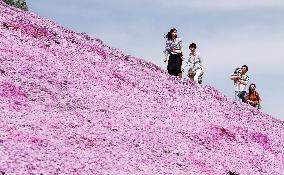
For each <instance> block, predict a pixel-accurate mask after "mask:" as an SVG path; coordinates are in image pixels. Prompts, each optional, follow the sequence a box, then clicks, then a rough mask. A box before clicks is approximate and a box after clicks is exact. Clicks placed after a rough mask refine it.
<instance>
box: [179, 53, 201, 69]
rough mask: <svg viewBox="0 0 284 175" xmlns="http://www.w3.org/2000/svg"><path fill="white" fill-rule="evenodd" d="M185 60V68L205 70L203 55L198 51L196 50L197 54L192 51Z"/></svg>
mask: <svg viewBox="0 0 284 175" xmlns="http://www.w3.org/2000/svg"><path fill="white" fill-rule="evenodd" d="M184 61H185V65H184V66H183V69H189V68H193V69H194V70H197V69H201V70H203V64H202V60H201V56H200V54H199V53H198V52H196V53H195V54H192V53H190V54H189V56H188V57H187V58H186V59H185V60H184Z"/></svg>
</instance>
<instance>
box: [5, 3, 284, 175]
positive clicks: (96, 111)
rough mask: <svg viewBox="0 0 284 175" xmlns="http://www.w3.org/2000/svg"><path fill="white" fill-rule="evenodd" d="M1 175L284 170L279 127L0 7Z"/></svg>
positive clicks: (206, 89) (97, 44)
mask: <svg viewBox="0 0 284 175" xmlns="http://www.w3.org/2000/svg"><path fill="white" fill-rule="evenodd" d="M0 12H1V13H0V110H1V112H0V157H1V159H0V174H1V173H2V174H104V175H105V174H109V175H124V174H155V175H157V174H163V175H164V174H175V175H176V174H202V175H203V174H204V175H205V174H207V175H216V174H226V173H228V172H236V173H238V174H241V175H243V174H254V175H257V174H269V175H273V174H274V175H279V174H284V149H283V148H284V125H283V122H282V121H280V120H276V119H274V118H272V117H271V116H269V115H267V114H265V113H262V112H261V111H258V110H257V109H255V108H252V107H250V106H248V105H245V104H242V103H239V102H236V101H234V100H233V99H231V98H229V97H226V96H224V95H223V94H221V93H220V92H218V91H217V90H215V89H214V88H213V87H210V86H200V85H197V84H194V83H192V82H187V81H184V80H179V79H177V78H175V77H171V76H169V75H168V74H167V73H166V72H165V71H164V70H162V69H161V68H159V67H157V66H156V65H154V64H152V63H149V62H146V61H144V60H142V59H139V58H134V57H132V56H129V55H125V54H124V53H122V52H121V51H119V50H117V49H113V48H111V47H109V46H107V45H105V44H104V43H103V42H102V41H101V40H99V39H94V38H91V37H89V36H88V35H86V34H84V33H75V32H73V31H70V30H68V29H65V28H64V27H62V26H59V25H57V24H56V23H54V22H52V21H50V20H47V19H43V18H41V17H39V16H37V15H35V14H32V13H28V12H23V11H20V10H18V9H15V8H10V7H8V6H6V5H4V4H3V3H1V2H0Z"/></svg>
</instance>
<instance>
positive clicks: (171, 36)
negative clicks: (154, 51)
mask: <svg viewBox="0 0 284 175" xmlns="http://www.w3.org/2000/svg"><path fill="white" fill-rule="evenodd" d="M165 38H166V39H167V41H166V47H165V50H164V54H165V60H164V62H167V61H168V58H169V61H168V66H167V70H168V73H169V74H170V75H174V76H178V77H180V78H181V77H182V71H181V65H182V56H183V47H182V40H181V38H179V37H178V36H177V29H175V28H173V29H171V30H170V31H169V32H168V34H167V35H166V36H165Z"/></svg>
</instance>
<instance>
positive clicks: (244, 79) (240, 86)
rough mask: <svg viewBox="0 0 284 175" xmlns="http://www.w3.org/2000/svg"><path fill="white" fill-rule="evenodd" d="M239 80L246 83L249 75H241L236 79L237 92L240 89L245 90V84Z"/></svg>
mask: <svg viewBox="0 0 284 175" xmlns="http://www.w3.org/2000/svg"><path fill="white" fill-rule="evenodd" d="M241 81H244V82H245V83H246V84H248V82H249V76H248V75H247V74H244V75H241V78H240V79H239V80H237V81H236V83H235V85H236V90H235V91H237V92H240V91H245V90H246V85H244V84H242V83H241Z"/></svg>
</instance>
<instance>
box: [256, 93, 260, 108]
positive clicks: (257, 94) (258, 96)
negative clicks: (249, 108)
mask: <svg viewBox="0 0 284 175" xmlns="http://www.w3.org/2000/svg"><path fill="white" fill-rule="evenodd" d="M256 97H257V99H258V101H257V102H258V105H259V104H260V103H261V98H260V95H259V93H258V92H256Z"/></svg>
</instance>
